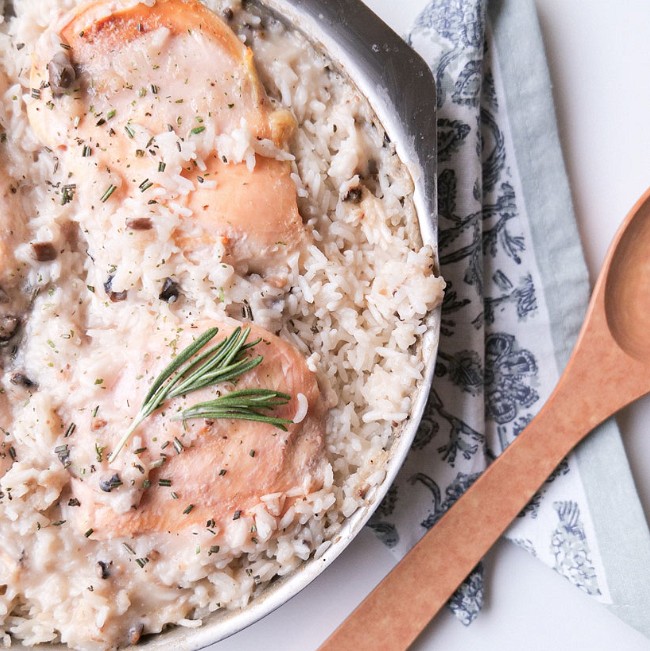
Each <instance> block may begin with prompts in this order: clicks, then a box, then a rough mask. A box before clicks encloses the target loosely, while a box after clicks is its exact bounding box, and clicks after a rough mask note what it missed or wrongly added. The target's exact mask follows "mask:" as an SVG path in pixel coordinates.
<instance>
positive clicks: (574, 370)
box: [320, 190, 650, 651]
mask: <svg viewBox="0 0 650 651" xmlns="http://www.w3.org/2000/svg"><path fill="white" fill-rule="evenodd" d="M649 323H650V190H648V191H647V192H646V193H645V194H644V195H643V197H641V199H640V200H639V201H638V202H637V203H636V205H635V206H634V207H633V208H632V210H631V211H630V213H629V215H628V216H627V217H626V219H625V221H624V223H623V225H622V226H621V228H620V229H619V231H618V233H617V235H616V238H615V239H614V242H613V243H612V245H611V247H610V249H609V252H608V254H607V258H606V260H605V264H604V266H603V269H602V271H601V273H600V276H599V278H598V281H597V283H596V287H595V289H594V293H593V295H592V299H591V303H590V305H589V310H588V312H587V316H586V319H585V322H584V325H583V327H582V330H581V332H580V336H579V338H578V343H577V344H576V347H575V349H574V351H573V354H572V356H571V359H570V360H569V363H568V365H567V367H566V369H565V371H564V373H563V375H562V377H561V378H560V381H559V383H558V385H557V387H556V389H555V391H554V392H553V394H552V395H551V397H550V398H549V400H548V402H547V403H546V404H545V405H544V407H543V408H542V410H541V411H540V412H539V414H538V415H537V416H536V418H534V419H533V420H532V421H531V423H530V424H529V425H528V427H526V429H525V430H524V431H523V432H522V433H521V434H520V435H519V436H518V437H517V438H516V439H515V440H514V441H513V442H512V444H511V445H510V446H508V448H507V449H506V450H505V451H504V452H503V454H502V455H501V456H500V457H499V458H498V459H497V460H496V461H494V462H493V463H492V464H491V465H490V467H489V468H488V469H487V470H486V471H485V472H484V473H483V474H482V475H481V477H480V478H479V479H478V480H477V481H476V482H475V483H474V485H473V486H472V487H471V488H470V489H469V490H468V491H467V492H466V493H465V494H464V495H463V496H462V497H461V498H460V499H459V500H458V501H457V502H456V503H455V504H454V505H453V506H452V507H451V509H449V511H447V513H446V514H445V515H444V516H443V517H442V518H441V519H440V521H439V522H438V523H437V524H436V525H435V526H434V527H433V528H432V529H431V530H430V531H429V532H428V533H427V534H426V535H425V536H424V537H423V538H422V540H420V542H419V543H418V544H417V545H416V546H415V547H414V548H413V549H412V550H411V551H410V552H409V553H408V554H407V555H406V556H405V557H404V559H403V560H402V561H401V562H400V563H399V564H398V565H397V566H396V567H395V569H394V570H393V571H392V572H391V573H390V574H389V575H388V576H387V577H386V578H385V579H384V580H383V581H382V582H381V583H380V584H379V585H378V586H377V587H376V588H375V589H374V591H373V592H372V593H371V594H370V595H369V596H368V597H367V598H366V599H365V600H364V601H363V602H362V603H361V605H360V606H359V607H358V608H357V609H356V610H355V611H354V612H353V613H352V614H351V615H350V616H349V617H348V619H347V620H346V621H345V622H343V624H342V625H341V626H340V627H339V628H338V629H337V630H336V631H335V632H334V633H333V635H332V636H331V637H330V638H329V639H328V640H327V641H326V642H325V643H324V644H323V645H322V646H321V647H320V651H348V650H349V651H363V650H365V649H368V650H369V651H370V650H372V651H380V650H386V651H400V650H401V649H406V648H408V646H409V645H411V644H412V643H413V642H414V641H415V639H416V638H417V636H418V635H419V633H420V632H421V631H422V630H423V629H424V627H425V626H426V625H427V624H428V622H429V621H430V620H431V619H432V618H433V617H434V615H436V613H437V612H438V611H439V610H440V609H441V608H442V607H443V606H444V605H445V603H446V602H447V601H448V600H449V598H450V597H451V596H452V595H453V593H454V591H455V590H456V588H457V587H458V586H459V585H460V584H461V582H462V581H463V580H464V579H465V577H466V576H467V575H468V574H469V573H470V572H471V571H472V569H473V568H474V567H475V566H476V565H477V563H478V562H479V561H480V560H481V558H483V556H484V555H485V554H486V552H487V551H488V550H489V549H490V547H492V545H493V544H494V543H495V542H496V541H497V539H498V538H499V536H501V534H502V533H503V532H504V531H505V529H506V528H507V527H508V525H509V524H510V523H511V522H512V521H513V520H514V519H515V518H516V517H517V515H518V514H519V513H520V512H521V510H522V509H523V508H524V507H525V506H526V504H527V503H528V502H529V501H530V499H531V498H532V497H533V495H534V494H535V493H536V492H537V491H538V490H539V488H540V487H541V486H542V484H543V483H544V481H545V480H546V479H547V478H548V476H549V475H550V474H551V473H552V471H553V469H554V468H555V467H556V466H557V465H558V464H559V463H560V462H561V461H562V459H563V458H564V457H565V456H566V455H567V454H568V453H569V452H570V451H571V450H572V449H573V447H575V445H577V444H578V443H579V442H580V441H581V440H582V439H583V438H585V437H586V436H587V434H588V433H589V432H590V431H591V430H592V429H593V428H594V427H596V425H598V424H600V423H602V422H603V421H604V420H606V419H607V418H608V417H609V416H611V415H613V414H615V413H616V412H617V411H618V410H619V409H621V408H622V407H625V406H626V405H628V404H629V403H631V402H633V401H634V400H636V399H637V398H639V397H641V396H642V395H644V394H646V393H648V392H650V327H649V325H648V324H649Z"/></svg>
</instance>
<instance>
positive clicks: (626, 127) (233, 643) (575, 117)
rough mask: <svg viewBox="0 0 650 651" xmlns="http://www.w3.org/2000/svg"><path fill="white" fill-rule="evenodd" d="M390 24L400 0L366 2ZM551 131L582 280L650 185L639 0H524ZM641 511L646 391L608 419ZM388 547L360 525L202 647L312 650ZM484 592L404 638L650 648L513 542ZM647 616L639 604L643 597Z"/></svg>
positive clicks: (479, 649) (536, 649) (501, 552)
mask: <svg viewBox="0 0 650 651" xmlns="http://www.w3.org/2000/svg"><path fill="white" fill-rule="evenodd" d="M366 1H367V4H369V5H370V6H371V8H373V9H374V10H375V11H376V12H377V13H378V14H379V15H380V16H382V17H383V18H384V20H386V21H387V22H389V23H390V24H391V25H392V26H393V27H394V28H395V29H396V30H397V31H398V32H400V33H403V32H405V31H406V29H407V28H408V26H409V25H408V23H407V22H406V20H408V16H409V15H410V14H409V13H408V12H406V11H404V10H403V7H404V5H405V4H408V0H402V1H401V2H399V3H398V2H395V0H366ZM536 4H537V8H538V13H539V17H540V22H541V26H542V31H543V35H544V40H545V43H546V47H547V55H548V60H549V65H550V69H551V77H552V80H553V84H554V95H555V102H556V107H557V113H558V123H559V128H560V135H561V139H562V145H563V149H564V155H565V158H566V162H567V168H568V174H569V181H570V184H571V188H572V191H573V198H574V202H575V208H576V213H577V217H578V222H579V226H580V231H581V235H582V239H583V244H584V248H585V252H586V256H587V262H588V265H589V269H590V272H591V274H592V278H595V276H596V274H597V273H598V269H599V267H600V264H601V262H602V260H603V257H604V255H605V251H606V249H607V246H608V244H609V241H610V240H611V238H612V236H613V234H614V232H615V230H616V228H617V227H618V225H619V224H620V222H621V221H622V219H623V217H624V216H625V214H626V213H627V211H628V210H629V208H630V207H631V206H632V205H633V204H634V202H635V201H636V199H637V198H638V197H639V196H640V195H641V194H642V193H643V191H644V190H645V189H646V188H647V187H648V186H650V2H648V0H624V1H623V2H618V3H615V2H612V1H611V0H590V1H589V2H587V1H586V0H536ZM619 423H620V425H621V430H622V432H623V439H624V442H625V445H626V448H627V451H628V455H629V457H630V462H631V465H632V470H633V473H634V477H635V480H636V481H637V485H638V487H639V492H640V495H641V499H642V502H643V504H644V507H645V510H646V514H650V436H649V435H648V430H649V428H648V427H647V425H646V424H647V423H650V400H649V399H646V400H644V401H640V402H639V403H638V404H637V405H635V406H633V407H631V408H629V409H628V410H626V411H625V412H624V413H623V414H621V416H620V418H619ZM393 563H394V560H393V558H392V556H391V554H390V553H389V552H388V551H387V550H386V549H385V548H384V547H383V546H382V545H381V544H380V543H379V542H377V541H376V540H375V538H374V537H373V535H372V534H371V533H369V532H363V534H362V535H361V536H359V538H358V539H357V540H355V541H354V543H353V544H352V545H351V546H350V548H349V549H348V550H347V551H346V552H345V553H344V554H343V555H342V557H341V558H340V559H338V560H337V561H336V562H335V563H334V564H333V566H332V567H330V568H329V569H328V570H327V571H326V572H325V573H324V574H323V575H322V576H321V577H320V578H319V579H317V580H316V581H315V582H314V583H313V584H312V585H310V586H309V587H308V588H307V589H306V590H304V591H303V592H302V593H301V594H299V595H298V596H297V597H295V598H294V599H293V600H292V601H291V602H289V603H288V604H286V605H285V606H283V607H282V608H280V609H279V610H278V611H276V612H275V613H273V614H272V615H270V616H268V617H266V618H265V619H264V620H262V621H261V622H258V623H257V624H255V625H254V626H252V627H250V628H249V629H247V630H245V631H242V632H241V633H238V634H237V635H235V636H233V637H232V638H230V639H228V640H226V641H224V642H221V643H219V644H216V645H214V646H213V647H211V649H213V650H214V651H244V650H248V649H256V650H257V649H267V650H271V651H275V650H276V649H278V650H282V651H312V650H314V649H316V648H317V647H318V645H319V643H320V642H322V641H323V640H324V639H325V638H326V637H327V635H328V634H329V633H330V632H331V631H333V630H334V628H335V627H336V626H337V625H338V624H339V623H340V622H341V621H342V620H343V619H344V618H345V617H346V616H347V615H348V614H349V613H350V612H352V610H353V609H354V607H355V606H356V605H357V604H358V603H359V602H360V600H361V599H362V598H363V597H364V596H365V595H366V594H367V593H368V592H369V591H370V589H371V588H372V587H373V586H374V585H375V584H376V583H377V582H378V581H379V580H380V579H381V578H382V577H383V576H384V575H385V574H386V573H387V572H388V571H389V569H390V568H391V566H392V564H393ZM486 566H487V576H488V585H489V592H488V595H487V606H486V608H485V610H484V612H483V613H482V614H481V616H480V617H479V619H478V620H477V621H476V622H475V623H474V624H473V625H472V626H471V627H469V628H467V629H466V628H464V627H463V626H462V625H461V624H459V623H458V622H457V621H456V620H455V619H454V618H453V617H452V616H451V615H450V614H448V613H446V612H445V613H442V614H441V615H439V616H438V617H437V618H436V620H435V621H434V622H433V623H432V624H431V625H430V626H429V628H428V629H427V630H426V631H425V632H424V634H423V635H422V636H421V638H420V640H419V641H418V643H417V644H416V645H415V648H416V649H417V650H419V651H424V650H429V649H431V650H433V649H437V650H444V651H467V650H468V649H472V651H493V650H494V651H496V650H497V649H498V650H499V651H520V650H521V649H526V650H527V651H546V650H548V649H557V650H559V651H565V650H569V649H572V650H579V651H582V650H583V649H589V650H590V651H611V649H621V650H625V651H650V640H648V639H646V638H645V637H643V636H642V635H641V634H639V633H637V632H635V631H634V630H632V629H631V628H629V627H628V626H626V625H625V624H623V623H622V622H621V621H620V620H618V619H617V618H616V617H614V616H613V615H611V614H610V613H609V612H608V611H607V610H605V608H603V607H602V606H600V605H599V604H597V603H596V602H595V601H593V600H592V599H591V598H590V597H587V596H586V595H584V594H583V593H581V592H580V591H579V590H577V589H576V588H574V587H573V586H571V585H570V584H569V583H568V582H566V581H565V580H564V579H563V578H561V577H559V576H558V575H556V574H555V573H554V572H552V571H551V570H549V569H547V568H546V567H544V566H542V565H541V564H540V563H539V562H538V561H536V560H535V559H533V558H531V557H529V556H528V555H527V554H526V553H525V552H523V551H521V550H519V549H517V548H515V547H514V546H512V545H510V544H508V543H505V542H502V543H499V544H498V545H497V546H496V548H495V549H493V550H492V552H490V554H489V556H488V558H487V559H486ZM648 617H649V618H650V604H648Z"/></svg>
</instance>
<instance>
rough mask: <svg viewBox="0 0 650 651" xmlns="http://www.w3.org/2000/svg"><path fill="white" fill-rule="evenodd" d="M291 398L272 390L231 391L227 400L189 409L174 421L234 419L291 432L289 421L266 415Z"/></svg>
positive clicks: (223, 398)
mask: <svg viewBox="0 0 650 651" xmlns="http://www.w3.org/2000/svg"><path fill="white" fill-rule="evenodd" d="M289 400H291V396H289V395H287V394H286V393H280V392H279V391H272V390H271V389H242V390H240V391H231V392H230V393H226V394H225V395H223V396H219V397H218V398H215V399H214V400H208V401H207V402H199V403H198V404H196V405H194V406H192V407H189V408H188V409H185V410H184V411H183V412H181V413H180V414H179V415H178V416H174V418H173V420H190V419H191V418H208V419H210V418H234V419H240V420H254V421H259V422H261V423H268V424H270V425H275V427H277V428H279V429H281V430H283V431H285V432H286V431H287V425H289V424H290V423H291V422H292V421H290V420H287V419H286V418H274V417H272V416H269V415H268V414H265V413H264V412H265V411H272V410H273V409H275V408H276V407H281V406H282V405H286V404H287V403H288V402H289Z"/></svg>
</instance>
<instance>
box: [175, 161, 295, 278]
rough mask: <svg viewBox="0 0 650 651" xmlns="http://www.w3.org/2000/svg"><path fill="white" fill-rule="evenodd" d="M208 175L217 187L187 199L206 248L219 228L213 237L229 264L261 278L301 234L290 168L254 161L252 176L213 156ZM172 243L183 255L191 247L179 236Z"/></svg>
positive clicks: (240, 168) (239, 166)
mask: <svg viewBox="0 0 650 651" xmlns="http://www.w3.org/2000/svg"><path fill="white" fill-rule="evenodd" d="M208 174H209V175H210V176H209V178H210V179H213V180H215V181H216V184H217V187H216V188H215V189H203V188H202V187H201V185H199V186H198V188H197V190H196V191H195V192H193V193H192V194H191V195H190V196H189V207H190V208H191V209H192V210H193V212H194V219H197V220H199V221H200V222H201V223H202V224H203V226H204V231H203V232H204V233H205V234H206V235H204V242H205V243H206V244H207V243H209V238H210V233H212V232H215V228H214V225H215V224H218V228H217V229H216V232H218V233H219V234H220V235H221V238H222V239H221V241H222V244H223V245H224V249H225V251H226V255H227V259H228V261H229V262H231V263H233V264H237V263H239V264H242V263H243V264H244V265H246V266H247V268H248V270H249V271H253V272H257V273H260V274H264V272H265V267H268V266H269V265H271V264H272V263H273V262H274V261H275V260H283V259H286V257H287V255H288V254H289V253H290V252H292V251H295V250H296V248H297V247H298V246H299V244H300V242H301V241H302V239H303V236H304V230H303V225H302V220H301V218H300V215H299V213H298V206H297V205H296V194H295V193H296V189H295V186H294V183H293V181H292V180H291V177H290V165H289V163H286V162H281V161H277V160H272V159H269V158H262V157H259V158H258V159H257V164H256V166H255V169H254V170H253V171H252V172H251V171H250V170H249V169H248V168H247V166H246V164H245V163H239V164H237V165H233V164H226V163H223V162H222V161H221V160H220V159H218V158H216V157H215V158H212V159H211V160H210V161H209V162H208ZM268 197H273V200H272V201H269V200H268V199H267V198H268ZM177 239H178V241H179V243H180V245H181V248H182V249H183V250H188V249H189V248H190V247H191V246H192V242H191V241H190V238H188V237H187V236H185V235H184V234H183V232H182V231H180V232H179V233H178V235H177ZM194 245H195V246H196V241H195V242H194Z"/></svg>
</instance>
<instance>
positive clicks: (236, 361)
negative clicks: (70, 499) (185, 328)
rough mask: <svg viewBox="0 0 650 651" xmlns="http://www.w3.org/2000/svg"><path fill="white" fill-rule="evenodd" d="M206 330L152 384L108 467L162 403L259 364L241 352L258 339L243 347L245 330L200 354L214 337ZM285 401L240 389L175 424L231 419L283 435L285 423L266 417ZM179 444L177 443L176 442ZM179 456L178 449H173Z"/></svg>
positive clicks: (203, 405) (200, 405)
mask: <svg viewBox="0 0 650 651" xmlns="http://www.w3.org/2000/svg"><path fill="white" fill-rule="evenodd" d="M217 333H218V328H210V329H209V330H207V331H206V332H204V333H203V334H202V335H200V336H199V337H197V338H196V339H195V340H194V341H193V342H192V343H191V344H190V345H189V346H188V347H187V348H185V349H184V350H182V351H181V352H180V353H179V354H178V355H177V356H176V357H175V358H174V359H173V360H172V361H171V362H170V363H169V364H168V365H167V366H166V367H165V368H164V369H163V370H162V372H161V373H160V374H159V375H158V377H157V378H156V379H155V380H154V381H153V383H152V385H151V387H150V389H149V391H148V393H147V395H146V396H145V398H144V401H143V403H142V406H141V407H140V410H139V411H138V413H137V415H136V416H135V418H134V419H133V422H132V423H131V425H130V426H129V428H128V429H127V430H126V432H125V433H124V435H123V436H122V438H121V440H120V441H119V443H118V444H117V447H116V448H115V449H114V450H113V452H112V453H111V455H110V456H109V459H108V460H109V463H112V462H113V461H114V460H115V458H116V457H117V456H118V454H119V453H120V451H121V450H122V448H123V447H124V446H125V445H126V444H127V443H128V441H129V439H130V438H131V435H132V434H133V432H134V431H135V430H136V428H137V427H138V426H139V425H140V424H141V423H142V421H144V420H145V419H146V418H147V417H148V416H149V415H151V414H152V413H153V412H154V411H156V410H157V409H159V408H160V407H162V406H163V405H164V404H165V403H166V402H167V401H169V400H172V399H173V398H176V397H178V396H185V395H187V394H189V393H192V392H194V391H198V390H200V389H203V388H206V387H209V386H214V385H215V384H219V383H221V382H227V381H230V380H235V379H237V378H239V377H241V376H242V375H244V374H245V373H248V371H250V370H252V369H254V368H255V367H256V366H258V365H259V364H261V363H262V360H263V357H262V356H261V355H258V356H257V357H248V356H247V355H246V352H247V351H248V350H250V349H251V348H253V347H254V346H256V345H257V344H258V343H260V341H261V339H257V340H255V341H250V342H249V341H248V337H249V335H250V328H246V329H242V328H241V327H239V328H236V329H235V330H234V331H233V332H232V333H231V334H230V335H229V336H228V337H226V338H225V339H223V340H222V341H220V342H219V343H217V344H215V345H214V346H210V347H208V348H207V349H206V350H203V349H204V348H205V347H206V346H207V344H208V343H209V342H210V341H211V340H212V339H213V338H214V337H215V336H216V334H217ZM290 399H291V396H289V395H287V394H285V393H280V392H278V391H271V390H270V389H244V390H241V391H233V392H230V393H227V394H225V395H223V396H220V397H219V398H217V399H215V400H210V401H208V402H203V403H198V404H196V405H194V406H192V407H190V408H189V409H186V410H185V411H183V412H182V413H181V414H180V416H177V417H175V418H174V419H175V420H188V419H191V418H236V419H244V420H251V421H259V422H263V423H268V424H271V425H274V426H275V427H278V428H279V429H282V430H284V431H286V426H287V425H288V424H289V423H291V421H289V420H286V419H283V418H274V417H272V416H270V415H268V414H267V413H265V412H267V411H270V410H272V409H275V408H276V407H279V406H282V405H285V404H287V402H288V401H289V400H290ZM179 443H180V442H179ZM175 447H176V451H177V452H178V453H180V452H181V451H182V444H181V445H180V448H181V449H179V446H178V445H176V446H175Z"/></svg>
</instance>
